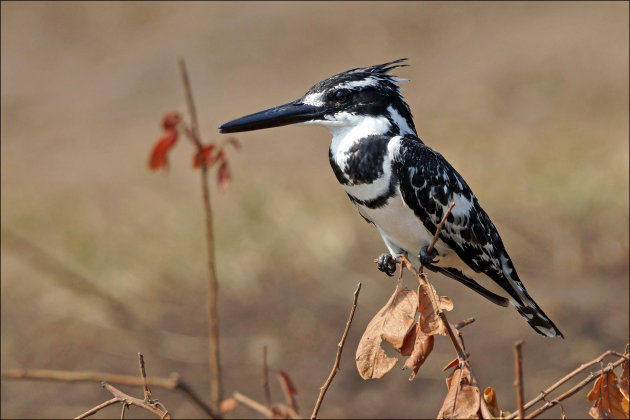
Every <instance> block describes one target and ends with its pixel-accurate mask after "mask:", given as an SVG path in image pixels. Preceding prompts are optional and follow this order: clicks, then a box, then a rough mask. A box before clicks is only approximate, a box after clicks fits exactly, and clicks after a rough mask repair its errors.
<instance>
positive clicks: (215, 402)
mask: <svg viewBox="0 0 630 420" xmlns="http://www.w3.org/2000/svg"><path fill="white" fill-rule="evenodd" d="M179 68H180V71H181V74H182V82H183V83H184V90H185V92H186V102H187V103H188V113H189V114H190V125H191V130H192V133H193V137H194V141H195V144H196V145H197V148H198V149H201V147H202V145H201V141H200V135H199V125H198V123H197V110H196V108H195V103H194V101H193V96H192V90H191V88H190V80H189V78H188V72H187V71H186V63H185V62H184V60H183V59H180V60H179ZM207 175H208V166H207V165H205V164H203V165H201V187H202V193H203V205H204V211H205V214H206V245H207V249H208V321H209V322H208V330H209V331H208V332H209V339H210V346H209V361H210V406H211V407H212V408H213V409H214V410H215V412H217V413H218V412H219V404H220V402H221V366H220V364H219V320H218V318H219V315H218V301H217V294H218V282H217V275H216V265H215V259H214V232H213V228H212V207H211V206H210V188H209V187H208V176H207Z"/></svg>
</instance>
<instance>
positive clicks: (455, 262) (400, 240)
mask: <svg viewBox="0 0 630 420" xmlns="http://www.w3.org/2000/svg"><path fill="white" fill-rule="evenodd" d="M356 207H357V210H358V211H359V213H361V215H363V216H364V217H365V218H367V219H368V220H371V221H372V222H373V223H374V225H375V226H376V228H377V229H378V231H379V233H380V234H381V236H382V237H383V241H384V242H385V245H387V248H388V249H389V252H390V253H392V254H398V253H399V252H400V250H404V251H406V252H407V254H408V256H407V258H409V261H410V262H411V263H412V264H414V265H419V264H420V260H419V259H418V253H419V252H420V249H421V248H422V247H423V246H425V245H428V244H429V243H431V240H432V239H433V234H432V233H431V232H429V231H428V230H427V229H426V228H425V227H424V225H423V224H422V222H421V221H420V220H419V219H418V217H417V216H416V215H415V214H414V212H413V210H411V209H410V208H409V207H407V205H406V204H405V203H404V202H403V200H402V197H401V195H400V194H395V195H394V196H393V197H391V198H390V199H389V200H388V201H387V204H386V205H385V206H383V207H381V208H377V209H370V208H367V207H364V206H361V205H356ZM435 249H436V250H437V252H438V254H439V256H438V257H437V259H438V260H439V262H438V263H437V265H438V266H440V267H452V268H456V269H458V270H460V271H461V272H462V273H463V274H464V275H466V276H467V277H469V278H471V279H474V280H475V281H477V282H478V283H479V284H480V285H481V286H482V287H484V288H486V289H487V290H490V291H491V292H494V293H496V294H498V295H500V296H504V297H509V295H508V294H507V293H506V292H505V290H503V289H502V288H501V287H500V286H498V285H497V284H496V283H495V282H494V281H493V280H492V279H490V278H489V277H488V276H486V275H485V274H484V273H477V272H475V271H474V270H473V269H471V268H470V267H469V266H468V265H467V264H466V263H464V262H463V261H462V260H461V259H460V258H459V256H458V255H457V254H456V253H455V252H454V251H453V250H452V249H451V248H450V247H449V246H448V245H447V244H445V243H444V242H442V241H441V240H438V241H437V243H436V244H435Z"/></svg>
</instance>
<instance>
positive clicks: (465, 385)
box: [437, 365, 481, 419]
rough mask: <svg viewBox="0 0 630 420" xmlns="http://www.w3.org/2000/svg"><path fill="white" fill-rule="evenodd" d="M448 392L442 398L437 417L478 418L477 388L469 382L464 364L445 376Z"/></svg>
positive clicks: (478, 392)
mask: <svg viewBox="0 0 630 420" xmlns="http://www.w3.org/2000/svg"><path fill="white" fill-rule="evenodd" d="M446 385H447V387H448V394H446V398H444V403H442V408H441V409H440V412H439V413H438V415H437V418H438V419H453V418H456V419H459V418H465V419H478V418H479V409H480V404H481V392H480V391H479V388H477V387H476V386H474V385H471V384H470V371H469V370H468V367H467V366H465V365H464V367H463V368H457V369H455V371H454V372H453V373H452V374H451V375H450V376H449V377H448V378H446Z"/></svg>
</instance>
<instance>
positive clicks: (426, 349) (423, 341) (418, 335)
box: [403, 323, 435, 381]
mask: <svg viewBox="0 0 630 420" xmlns="http://www.w3.org/2000/svg"><path fill="white" fill-rule="evenodd" d="M411 331H413V332H414V334H412V335H413V337H414V347H413V350H412V352H411V354H410V355H409V357H408V358H407V360H406V361H405V365H404V366H403V369H407V368H409V369H413V371H412V372H411V375H410V376H409V380H410V381H411V380H413V379H414V378H415V377H416V374H417V373H418V369H420V366H422V364H423V363H424V362H425V360H426V359H427V357H429V354H431V351H432V350H433V343H434V341H435V338H434V337H433V336H432V335H425V334H424V333H423V332H422V331H421V330H420V328H419V326H418V324H417V323H416V325H415V326H414V327H413V328H412V329H411ZM408 335H409V334H408Z"/></svg>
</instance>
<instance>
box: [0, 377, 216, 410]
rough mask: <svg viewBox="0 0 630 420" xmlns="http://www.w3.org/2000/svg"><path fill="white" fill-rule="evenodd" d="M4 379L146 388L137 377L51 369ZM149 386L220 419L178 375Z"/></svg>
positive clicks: (159, 379)
mask: <svg viewBox="0 0 630 420" xmlns="http://www.w3.org/2000/svg"><path fill="white" fill-rule="evenodd" d="M2 377H3V378H6V379H18V380H44V381H46V380H48V381H59V382H98V383H101V382H109V383H112V384H118V385H126V386H137V387H142V386H144V384H143V382H142V379H141V378H138V377H136V376H129V375H117V374H112V373H106V372H93V371H74V372H73V371H65V370H49V369H29V370H24V369H13V370H7V371H4V372H2ZM147 385H148V386H152V387H157V388H164V389H168V390H171V391H180V392H182V393H184V394H185V395H186V396H188V397H189V398H190V399H191V400H192V402H194V403H195V404H196V405H197V406H199V407H200V408H201V409H202V410H203V411H204V412H205V413H206V414H207V415H208V416H209V417H211V418H219V416H218V415H217V414H216V413H215V412H214V410H213V409H212V408H211V407H210V406H209V405H208V404H206V403H205V402H204V401H203V400H202V399H201V397H199V395H198V394H197V393H196V392H195V391H194V390H193V389H192V388H191V387H190V386H189V385H188V384H187V383H186V382H185V381H184V380H183V379H181V378H180V376H179V375H178V374H177V373H174V374H172V375H171V377H170V378H147Z"/></svg>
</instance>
